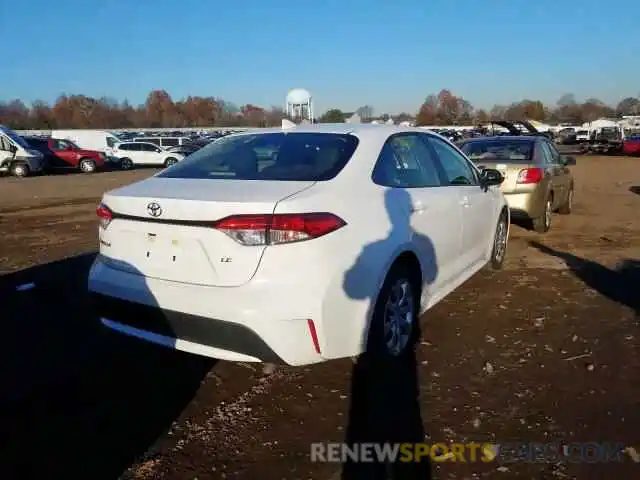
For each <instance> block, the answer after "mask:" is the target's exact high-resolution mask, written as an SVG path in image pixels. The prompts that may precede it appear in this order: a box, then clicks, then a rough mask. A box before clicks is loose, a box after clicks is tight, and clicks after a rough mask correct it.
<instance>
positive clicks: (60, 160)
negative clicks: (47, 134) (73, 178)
mask: <svg viewBox="0 0 640 480" xmlns="http://www.w3.org/2000/svg"><path fill="white" fill-rule="evenodd" d="M49 142H50V143H49V145H50V148H51V150H52V151H53V154H54V156H55V157H56V160H55V166H56V167H58V168H75V167H77V166H78V154H77V153H76V151H75V147H74V146H73V145H72V144H71V143H69V142H67V141H66V140H58V139H51V140H50V141H49Z"/></svg>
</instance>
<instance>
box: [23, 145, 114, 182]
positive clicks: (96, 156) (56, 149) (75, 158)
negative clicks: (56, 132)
mask: <svg viewBox="0 0 640 480" xmlns="http://www.w3.org/2000/svg"><path fill="white" fill-rule="evenodd" d="M24 139H25V141H26V142H27V143H28V144H29V146H30V147H31V148H33V149H35V150H38V151H40V152H42V153H43V154H44V156H45V168H47V169H51V170H58V169H73V170H80V171H81V172H84V173H91V172H95V171H96V170H102V169H103V168H104V162H105V155H104V154H103V153H102V152H97V151H95V150H84V149H82V148H79V147H78V146H77V145H75V144H74V143H73V142H71V141H69V140H58V139H57V138H46V137H24Z"/></svg>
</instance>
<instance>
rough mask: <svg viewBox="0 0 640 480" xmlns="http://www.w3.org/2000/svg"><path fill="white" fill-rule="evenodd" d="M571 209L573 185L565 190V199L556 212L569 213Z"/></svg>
mask: <svg viewBox="0 0 640 480" xmlns="http://www.w3.org/2000/svg"><path fill="white" fill-rule="evenodd" d="M572 211H573V185H571V187H570V188H569V191H568V192H567V201H566V202H564V204H562V206H561V207H560V208H559V209H558V213H560V214H561V215H569V214H570V213H571V212H572Z"/></svg>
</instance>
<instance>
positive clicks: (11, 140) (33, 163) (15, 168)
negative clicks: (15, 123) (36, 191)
mask: <svg viewBox="0 0 640 480" xmlns="http://www.w3.org/2000/svg"><path fill="white" fill-rule="evenodd" d="M43 169H44V155H42V153H40V152H38V151H37V150H33V149H32V148H31V147H29V145H28V144H27V142H25V141H24V139H23V138H22V137H21V136H20V135H18V134H17V133H16V132H14V131H13V130H11V129H10V128H8V127H5V126H3V125H0V172H3V173H4V172H9V173H10V174H11V175H13V176H14V177H26V176H28V175H30V174H32V173H40V172H42V171H43Z"/></svg>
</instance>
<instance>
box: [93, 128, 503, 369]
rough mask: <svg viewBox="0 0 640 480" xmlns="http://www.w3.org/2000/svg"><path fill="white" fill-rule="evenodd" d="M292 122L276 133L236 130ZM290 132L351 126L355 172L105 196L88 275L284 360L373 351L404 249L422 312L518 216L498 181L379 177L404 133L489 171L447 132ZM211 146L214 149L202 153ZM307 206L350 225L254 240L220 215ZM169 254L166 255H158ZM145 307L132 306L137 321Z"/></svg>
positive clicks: (163, 338) (211, 351)
mask: <svg viewBox="0 0 640 480" xmlns="http://www.w3.org/2000/svg"><path fill="white" fill-rule="evenodd" d="M282 132H284V131H283V130H280V129H270V130H263V131H261V132H259V133H256V132H251V133H246V134H245V133H242V134H237V135H232V136H230V137H226V138H227V139H230V138H236V137H239V136H247V138H248V136H250V135H262V134H270V133H282ZM286 132H287V135H296V134H297V133H314V132H315V133H317V134H331V133H337V134H348V135H352V136H355V137H356V138H357V139H358V142H359V143H358V146H357V148H356V150H355V152H354V154H353V155H352V156H351V159H350V160H349V161H348V162H347V163H346V165H345V166H344V168H343V169H342V170H341V171H340V172H339V173H338V174H337V176H335V177H334V178H333V179H331V180H327V181H317V182H314V181H281V180H280V181H266V180H231V179H215V180H212V179H208V178H205V179H178V178H162V177H160V176H158V175H161V174H158V175H156V176H153V177H151V178H149V179H146V180H143V181H141V182H138V183H135V184H132V185H129V186H126V187H123V188H120V189H117V190H114V191H111V192H108V193H106V194H105V195H104V197H103V199H102V204H101V207H100V209H102V210H100V212H101V213H99V214H100V215H101V216H103V217H104V216H108V217H110V218H109V220H106V219H104V218H102V219H101V226H100V228H99V240H100V254H99V256H98V257H97V259H96V261H95V263H94V265H93V266H92V268H91V271H90V274H89V281H88V285H89V290H90V291H92V292H94V293H97V294H99V295H101V296H103V298H106V299H108V300H109V299H120V300H125V301H127V302H131V303H130V304H127V305H133V307H132V308H134V307H135V306H136V305H144V306H147V307H151V308H150V309H149V308H147V311H152V312H155V313H157V314H159V315H161V314H164V313H166V312H179V313H181V314H189V315H193V316H197V317H198V318H204V319H205V325H206V319H211V322H212V325H213V323H214V322H217V323H218V324H220V323H222V324H224V325H232V326H234V327H242V328H245V329H246V330H247V331H250V332H253V333H254V334H255V335H257V337H258V338H259V339H260V340H261V341H262V342H264V343H265V344H266V345H267V346H268V348H269V349H270V350H271V351H272V352H274V353H275V354H276V355H277V357H278V358H279V359H280V360H282V361H283V362H285V363H287V364H290V365H304V364H311V363H317V362H322V361H325V360H329V359H334V358H341V357H348V356H355V355H357V354H359V353H361V352H362V351H363V349H364V343H365V338H366V335H367V332H368V328H369V324H370V321H371V318H372V312H373V309H374V305H375V303H376V300H377V297H378V293H379V292H380V290H381V287H382V285H383V283H384V280H385V277H386V276H387V273H388V272H389V270H390V268H391V266H392V265H393V264H394V262H395V261H396V260H397V259H398V257H399V256H400V255H402V254H406V253H407V252H410V253H411V254H413V255H415V257H417V259H418V261H419V263H420V269H421V271H422V277H423V285H422V291H421V292H418V293H419V295H420V304H421V307H420V313H422V312H424V311H426V310H428V309H429V308H431V307H433V306H434V305H435V304H436V303H438V302H439V301H440V300H441V299H442V298H444V297H445V296H446V295H448V294H449V293H450V292H451V291H453V290H454V289H456V288H457V287H458V286H459V285H460V284H462V283H463V282H464V281H466V280H467V279H468V278H469V277H471V276H472V275H473V274H474V273H475V272H477V271H478V270H479V269H480V268H481V267H483V266H484V265H485V264H486V263H487V262H488V261H489V260H490V257H491V252H492V248H493V240H494V232H495V231H496V225H497V223H498V219H499V218H500V215H501V213H502V212H505V214H506V215H507V225H508V209H506V202H505V199H504V197H503V195H502V194H501V193H500V191H499V188H498V187H488V188H483V187H481V186H480V185H471V186H452V185H446V186H438V187H427V188H390V187H388V186H382V185H379V184H376V183H374V181H373V179H372V172H373V171H374V167H375V166H376V164H377V162H378V159H379V157H381V150H382V148H383V146H384V145H385V144H386V142H387V141H388V140H389V139H390V138H395V137H394V136H395V135H397V134H401V135H407V134H411V135H414V134H415V135H419V137H415V138H420V139H422V140H424V139H427V138H428V139H427V141H428V142H431V141H432V139H435V140H433V141H435V142H444V146H443V145H442V144H438V145H439V148H440V149H445V150H446V149H449V150H448V151H450V152H451V151H453V152H454V153H455V155H458V156H459V157H460V158H461V159H462V162H464V163H465V165H466V166H468V168H469V169H471V171H472V172H473V175H479V171H478V170H477V168H476V167H475V165H473V163H472V162H471V161H469V160H468V159H467V158H466V157H465V156H464V154H462V152H460V150H458V149H457V147H455V146H454V145H453V144H451V143H450V142H448V141H447V140H446V139H443V138H442V137H440V136H438V135H437V134H434V133H430V132H425V130H422V129H416V128H412V127H404V126H390V125H367V124H340V125H302V126H297V127H295V128H292V129H288V130H286ZM422 140H420V141H422ZM225 142H226V140H225ZM225 142H216V144H218V145H220V144H224V143H225ZM210 148H215V147H213V146H211V145H210V146H207V147H205V149H203V150H206V149H210ZM217 148H221V147H217ZM436 151H438V150H437V149H436ZM194 155H197V154H194ZM442 155H445V154H444V153H443V154H442ZM192 158H193V156H192V157H189V159H188V160H187V161H188V162H189V161H191V160H192ZM394 158H398V157H394ZM407 158H408V157H407ZM420 161H422V160H420ZM180 166H181V165H178V166H176V167H175V168H179V167H180ZM405 167H406V165H405ZM170 171H171V169H169V170H166V172H170ZM152 204H157V205H160V206H161V209H162V213H161V216H160V217H161V218H167V219H172V220H171V221H167V222H166V223H165V222H158V221H157V219H158V218H160V217H152V216H151V214H150V212H151V211H152V208H151V207H152ZM104 209H107V210H104ZM105 211H106V212H107V213H105ZM306 212H328V213H331V214H333V215H336V216H337V217H339V218H341V219H342V220H343V221H344V222H345V224H344V226H342V227H341V228H337V229H336V230H334V231H332V232H331V233H328V234H326V235H322V236H320V237H318V238H311V239H307V240H303V241H297V242H293V243H282V244H270V245H267V246H265V245H249V246H247V245H242V244H240V243H239V242H238V241H236V240H235V239H234V238H232V236H230V234H228V233H225V231H222V230H220V229H217V228H214V222H215V221H217V220H219V219H223V218H225V217H228V216H230V215H238V214H272V213H273V214H275V215H280V214H298V213H306ZM202 222H210V224H206V223H205V224H204V225H203V224H202ZM105 227H106V228H105ZM507 228H508V227H507ZM238 235H239V234H238ZM507 235H508V230H507ZM243 238H244V237H243ZM246 238H249V239H251V240H253V239H255V238H258V237H255V236H254V237H246ZM157 257H161V258H162V261H159V260H154V259H155V258H157ZM135 315H137V314H136V313H135V311H134V310H131V313H130V318H134V317H135ZM101 318H102V322H103V324H104V325H106V326H108V327H110V328H112V329H115V330H118V331H120V332H122V333H125V334H127V335H132V336H136V337H139V338H141V339H144V340H147V341H150V342H154V343H157V344H160V345H164V346H168V347H171V348H175V349H178V350H183V351H187V352H191V353H196V354H200V355H205V356H210V357H216V358H220V359H225V360H231V361H266V360H265V358H262V357H261V356H260V355H258V354H255V355H252V354H248V353H247V352H246V351H238V350H234V349H227V348H220V345H215V344H211V343H209V344H207V343H206V342H200V341H196V340H194V339H193V338H191V337H189V338H186V336H183V335H180V334H176V335H175V336H173V335H168V334H159V333H157V332H152V331H150V330H147V329H145V328H142V327H140V328H139V327H137V326H132V325H128V324H127V318H126V316H125V317H123V319H124V320H122V321H118V320H120V319H114V318H110V317H109V315H102V316H101ZM314 336H315V338H314Z"/></svg>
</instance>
